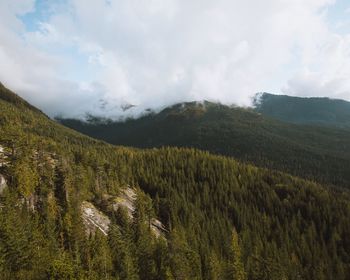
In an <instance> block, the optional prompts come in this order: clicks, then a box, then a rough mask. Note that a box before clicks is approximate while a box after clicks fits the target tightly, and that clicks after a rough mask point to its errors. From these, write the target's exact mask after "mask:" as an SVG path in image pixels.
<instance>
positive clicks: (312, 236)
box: [0, 88, 350, 280]
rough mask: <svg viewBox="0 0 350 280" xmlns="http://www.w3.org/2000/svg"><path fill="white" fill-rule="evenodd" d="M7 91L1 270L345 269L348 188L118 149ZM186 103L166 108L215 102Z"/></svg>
mask: <svg viewBox="0 0 350 280" xmlns="http://www.w3.org/2000/svg"><path fill="white" fill-rule="evenodd" d="M3 91H5V95H6V96H7V97H6V98H2V97H1V96H4V92H3ZM0 92H1V93H0V131H1V133H0V163H1V164H0V177H1V178H2V179H1V181H2V182H1V184H2V186H1V193H0V273H1V274H0V275H1V279H135V280H136V279H140V280H143V279H144V280H149V279H151V280H153V279H154V280H155V279H193V280H194V279H224V280H226V279H248V280H257V279H271V280H277V279H343V280H345V279H349V277H350V264H349V259H350V220H349V216H350V194H349V191H346V190H341V189H335V188H330V187H329V186H326V185H320V184H317V183H314V182H310V181H306V180H303V179H300V178H297V177H294V176H291V175H289V174H286V173H281V172H277V171H273V170H269V169H262V168H258V167H255V166H252V165H248V164H244V163H241V162H238V161H236V160H234V159H233V158H230V157H224V156H218V155H213V154H210V153H208V152H203V151H200V150H196V149H185V148H161V149H144V150H141V149H134V148H125V147H115V146H112V145H110V144H107V143H105V142H102V141H98V140H94V139H92V138H89V137H87V136H84V135H82V134H80V133H77V132H75V131H73V130H71V129H69V128H66V127H64V126H62V125H60V124H58V123H56V122H55V121H52V120H50V119H49V118H47V116H45V115H44V114H42V113H41V112H40V111H39V110H37V109H35V108H33V107H32V106H28V104H27V103H26V102H25V101H23V100H21V99H18V96H16V95H14V94H13V93H12V92H11V91H8V90H6V89H3V88H2V89H0ZM8 96H10V97H11V98H8ZM207 105H208V108H209V107H211V106H213V108H214V109H215V108H218V109H220V108H221V107H220V106H219V105H211V104H207ZM181 108H182V109H181V110H180V108H171V109H168V110H166V111H165V112H163V115H164V116H165V117H166V118H170V119H173V121H174V124H176V123H177V121H178V120H183V118H185V117H186V116H188V118H189V117H191V118H192V119H193V118H195V117H198V116H202V115H203V114H204V113H205V110H209V109H208V108H206V109H205V108H203V107H202V106H201V107H199V108H201V109H198V108H197V106H194V109H193V110H189V112H187V113H186V114H180V115H179V114H178V113H176V112H179V110H180V112H182V110H183V108H187V107H186V106H185V107H184V106H181ZM186 110H187V109H186ZM216 110H217V109H215V110H214V111H213V113H214V112H217V111H216ZM227 110H229V109H227ZM242 114H243V115H244V114H248V115H249V116H251V117H252V118H253V120H255V119H256V118H258V119H259V118H261V117H260V116H259V115H257V114H252V115H251V114H250V113H249V112H243V113H242ZM154 117H155V116H154ZM286 160H287V159H286ZM157 230H158V231H157ZM159 231H160V232H159ZM156 232H159V233H160V234H156ZM239 277H240V278H239Z"/></svg>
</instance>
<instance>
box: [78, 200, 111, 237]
mask: <svg viewBox="0 0 350 280" xmlns="http://www.w3.org/2000/svg"><path fill="white" fill-rule="evenodd" d="M81 211H82V218H83V221H84V224H85V229H86V233H87V234H88V235H90V234H95V233H96V231H97V230H99V231H100V232H102V233H103V234H104V235H107V234H108V230H109V225H110V223H111V221H110V219H109V218H108V217H107V216H106V215H105V214H103V213H102V212H101V211H99V210H98V209H97V208H96V207H95V206H94V205H93V204H92V203H90V202H87V201H84V202H83V203H82V205H81Z"/></svg>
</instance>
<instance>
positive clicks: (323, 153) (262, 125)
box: [59, 102, 350, 188]
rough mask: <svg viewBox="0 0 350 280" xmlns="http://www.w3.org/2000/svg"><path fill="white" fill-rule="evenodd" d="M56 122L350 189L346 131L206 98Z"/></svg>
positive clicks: (115, 139) (110, 138) (117, 140)
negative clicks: (136, 114) (137, 113)
mask: <svg viewBox="0 0 350 280" xmlns="http://www.w3.org/2000/svg"><path fill="white" fill-rule="evenodd" d="M59 121H60V122H61V123H63V124H64V125H66V126H68V127H71V128H73V129H75V130H77V131H79V132H81V133H84V134H86V135H89V136H92V137H94V138H96V139H102V140H105V141H107V142H109V143H111V144H115V145H126V146H132V147H138V148H157V147H158V148H159V147H163V146H175V147H188V148H197V149H201V150H207V151H210V152H211V153H215V154H220V155H225V156H232V157H234V158H236V159H239V160H240V161H243V162H247V163H251V164H254V165H257V166H260V167H264V168H271V169H275V170H279V171H283V172H287V173H289V174H293V175H295V176H298V177H302V178H305V179H308V180H312V181H316V182H319V183H321V184H333V185H337V186H340V187H345V188H349V187H350V131H349V130H344V129H336V128H332V127H321V126H311V125H295V124H290V123H285V122H280V121H277V120H273V119H270V118H269V117H266V116H263V115H261V114H258V113H256V112H254V111H253V110H249V109H242V108H233V107H229V106H225V105H221V104H216V103H211V102H204V103H203V104H199V103H196V102H190V103H184V104H177V105H174V106H172V107H168V108H166V109H164V110H163V111H161V112H159V113H152V114H148V115H145V116H143V117H141V118H139V119H129V120H126V121H111V120H110V121H106V120H104V119H103V120H101V121H100V122H99V121H98V119H97V118H91V117H90V119H88V122H82V121H79V120H74V119H61V120H59Z"/></svg>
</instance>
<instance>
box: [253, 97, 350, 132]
mask: <svg viewBox="0 0 350 280" xmlns="http://www.w3.org/2000/svg"><path fill="white" fill-rule="evenodd" d="M254 103H255V110H256V111H257V112H259V113H261V114H263V115H265V116H269V117H272V118H275V119H278V120H281V121H286V122H290V123H296V124H311V125H323V126H333V127H339V128H346V129H350V102H347V101H345V100H338V99H330V98H317V97H310V98H303V97H293V96H287V95H274V94H269V93H263V94H259V95H257V96H256V98H255V102H254Z"/></svg>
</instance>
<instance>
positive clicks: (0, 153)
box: [0, 145, 8, 167]
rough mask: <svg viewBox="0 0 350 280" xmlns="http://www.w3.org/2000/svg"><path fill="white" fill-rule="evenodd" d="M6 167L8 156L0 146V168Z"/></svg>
mask: <svg viewBox="0 0 350 280" xmlns="http://www.w3.org/2000/svg"><path fill="white" fill-rule="evenodd" d="M7 165H8V156H7V153H6V151H5V148H4V147H3V146H1V145H0V167H5V166H7Z"/></svg>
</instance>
